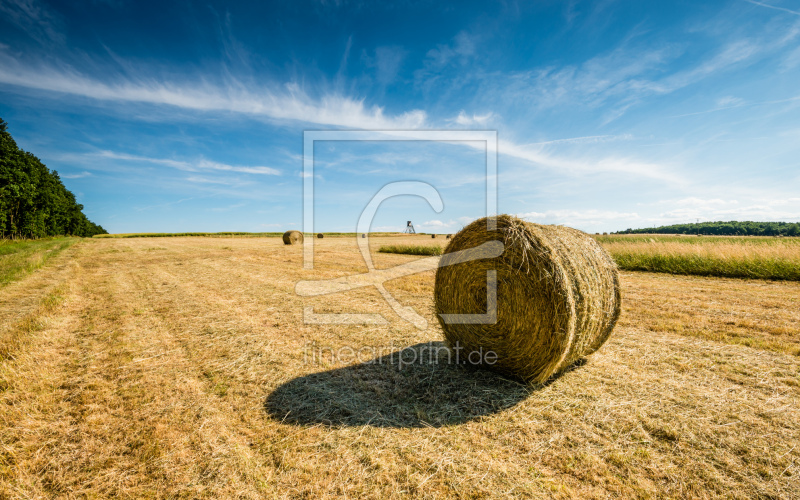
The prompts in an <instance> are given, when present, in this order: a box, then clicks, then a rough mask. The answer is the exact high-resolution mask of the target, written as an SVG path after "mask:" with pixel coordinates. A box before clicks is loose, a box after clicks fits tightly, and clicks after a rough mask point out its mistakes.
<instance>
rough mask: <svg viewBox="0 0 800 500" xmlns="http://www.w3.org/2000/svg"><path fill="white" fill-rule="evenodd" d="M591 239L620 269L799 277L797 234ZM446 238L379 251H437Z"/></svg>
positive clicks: (610, 237)
mask: <svg viewBox="0 0 800 500" xmlns="http://www.w3.org/2000/svg"><path fill="white" fill-rule="evenodd" d="M594 238H595V239H596V240H597V241H598V242H599V243H600V244H601V245H602V246H603V248H605V249H606V251H608V252H609V254H611V256H612V257H613V258H614V260H615V261H616V263H617V265H618V266H619V267H620V269H623V270H626V271H647V272H658V273H669V274H682V275H694V276H717V277H723V278H754V279H770V280H790V281H800V238H772V237H727V236H718V237H714V236H702V237H698V236H664V235H609V236H594ZM446 244H447V241H442V242H430V241H422V242H421V243H420V244H418V245H387V246H385V247H382V248H380V250H379V251H381V252H386V253H401V254H408V255H440V254H441V251H442V249H443V248H444V246H445V245H446Z"/></svg>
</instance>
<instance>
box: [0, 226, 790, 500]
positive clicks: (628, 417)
mask: <svg viewBox="0 0 800 500" xmlns="http://www.w3.org/2000/svg"><path fill="white" fill-rule="evenodd" d="M390 244H395V245H400V244H403V245H421V244H430V238H429V237H428V238H425V237H423V236H420V237H403V238H397V237H395V238H388V237H387V238H383V239H381V238H374V239H373V240H371V245H372V247H373V258H374V260H375V263H376V266H377V267H379V268H389V267H393V266H395V265H398V264H402V263H406V262H409V261H411V260H414V259H417V258H419V257H414V256H407V255H398V254H384V253H380V252H378V251H377V250H378V249H379V247H380V246H381V245H390ZM315 252H316V258H315V269H313V270H304V269H303V266H302V249H301V248H300V247H298V246H285V245H283V244H282V242H281V240H280V238H254V237H247V238H231V239H226V240H220V239H218V238H204V237H171V238H146V239H113V238H110V239H91V240H83V241H81V242H79V243H77V244H75V245H72V246H70V247H69V248H66V249H65V250H64V251H62V252H61V253H60V254H59V255H57V256H55V257H53V258H52V259H50V261H49V262H48V263H47V265H46V266H43V267H42V268H40V269H38V270H36V271H35V272H32V273H30V274H28V275H25V276H24V277H22V278H21V279H18V280H16V281H14V282H12V283H9V284H7V285H6V286H4V287H3V288H1V289H0V342H2V345H3V346H4V348H3V349H4V351H3V353H4V354H3V355H2V356H0V497H2V498H52V497H84V496H85V497H93V498H99V497H120V496H122V497H135V498H142V497H154V498H163V497H186V498H229V497H237V498H264V497H267V498H323V499H324V498H342V497H348V498H355V497H363V498H380V499H384V498H445V497H448V498H531V497H533V498H552V497H555V498H575V497H597V498H607V497H623V498H637V497H639V498H647V497H671V498H710V497H720V498H754V497H762V498H791V497H795V496H796V495H797V491H800V468H799V466H800V449H799V448H800V447H798V446H797V443H798V442H800V334H798V332H800V307H798V306H800V283H797V282H791V281H765V280H747V279H722V278H707V277H695V276H675V275H668V274H656V273H642V272H635V273H634V272H624V273H623V275H622V286H623V290H624V303H623V314H622V318H621V322H620V324H619V325H618V327H617V328H616V330H615V332H614V334H613V336H612V337H611V339H610V340H609V342H608V343H607V344H606V345H605V346H603V348H602V349H600V351H599V352H597V353H596V354H595V355H593V356H592V357H590V358H589V359H588V360H587V362H586V363H585V364H583V365H582V366H576V367H575V369H573V370H572V371H569V372H568V373H565V374H564V375H563V376H561V377H559V378H557V379H555V380H553V381H552V382H551V383H549V384H548V385H546V386H544V387H526V386H522V385H520V384H518V383H515V382H513V381H509V380H505V379H503V378H501V377H498V376H495V375H493V374H491V373H488V372H473V371H469V370H465V369H463V368H460V367H456V366H452V365H448V364H446V363H441V364H431V363H429V361H430V359H429V358H426V361H425V362H416V363H411V362H409V361H408V359H409V356H412V357H413V355H414V353H424V352H426V349H428V348H429V347H430V346H438V345H440V344H438V342H439V340H440V339H441V333H440V330H439V327H438V324H437V322H436V320H435V318H434V315H433V309H432V293H433V273H432V272H426V273H422V274H419V275H414V276H409V277H406V278H402V279H397V280H393V281H391V282H388V283H387V284H386V286H387V289H388V290H389V291H390V292H391V293H392V294H393V296H394V297H396V298H397V300H398V301H399V302H400V303H401V304H403V305H405V306H410V307H413V308H414V309H415V310H417V311H418V312H419V313H420V314H422V315H423V316H424V317H425V318H426V319H427V320H428V326H427V328H426V329H424V330H419V329H417V328H415V327H413V326H411V325H409V324H407V323H404V322H402V321H401V320H400V319H399V318H398V317H397V316H396V315H395V314H394V313H393V312H392V310H391V309H390V307H389V306H388V305H387V303H386V302H385V301H384V300H383V298H382V296H381V295H380V293H379V292H378V291H377V290H376V289H374V288H362V289H359V290H356V291H351V292H347V293H343V294H334V295H328V296H320V297H313V298H304V297H300V296H298V295H296V294H295V293H294V288H295V284H296V283H297V282H298V281H299V280H309V279H328V278H335V277H342V276H348V275H351V274H355V273H362V272H365V271H366V267H365V266H364V264H363V263H362V260H361V257H360V254H359V251H358V248H357V244H356V240H355V239H352V238H331V239H322V240H316V241H315ZM308 308H313V312H314V313H315V314H320V313H322V314H324V313H340V312H341V313H363V312H378V313H380V314H382V315H384V316H385V317H386V318H387V321H388V323H387V324H385V325H351V324H305V323H304V320H303V318H304V314H306V313H305V311H307V310H308ZM314 346H317V347H325V348H330V349H334V350H337V352H340V353H342V352H344V353H347V354H348V356H346V357H345V358H338V359H335V360H334V359H331V358H330V357H327V356H319V357H314V356H313V353H314V352H315V350H314V349H316V348H317V347H314ZM364 347H369V348H370V349H369V350H361V351H359V349H362V348H364ZM343 348H344V349H345V350H344V351H341V349H343ZM347 348H352V349H354V355H356V356H358V355H360V356H361V358H362V359H361V361H370V360H376V359H377V361H376V362H372V363H361V362H359V359H358V358H356V357H353V356H349V352H350V351H348V350H347ZM326 352H327V351H326ZM310 353H311V355H310ZM401 355H403V356H405V359H406V362H405V363H404V362H401V361H400V356H401Z"/></svg>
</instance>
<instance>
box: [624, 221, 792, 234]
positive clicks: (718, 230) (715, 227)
mask: <svg viewBox="0 0 800 500" xmlns="http://www.w3.org/2000/svg"><path fill="white" fill-rule="evenodd" d="M636 233H648V234H705V235H717V236H736V235H739V236H800V223H797V222H753V221H729V222H699V223H689V224H673V225H671V226H661V227H646V228H642V229H626V230H625V231H618V232H617V234H636Z"/></svg>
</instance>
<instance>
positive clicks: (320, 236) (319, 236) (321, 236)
mask: <svg viewBox="0 0 800 500" xmlns="http://www.w3.org/2000/svg"><path fill="white" fill-rule="evenodd" d="M324 237H325V235H324V234H322V233H318V234H317V238H324Z"/></svg>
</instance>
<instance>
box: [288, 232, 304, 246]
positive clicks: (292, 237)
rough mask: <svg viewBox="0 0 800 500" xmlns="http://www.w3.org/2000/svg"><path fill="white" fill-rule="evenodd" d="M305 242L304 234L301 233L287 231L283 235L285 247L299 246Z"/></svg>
mask: <svg viewBox="0 0 800 500" xmlns="http://www.w3.org/2000/svg"><path fill="white" fill-rule="evenodd" d="M302 242H303V233H301V232H300V231H286V232H285V233H283V243H284V245H298V244H300V243H302Z"/></svg>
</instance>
